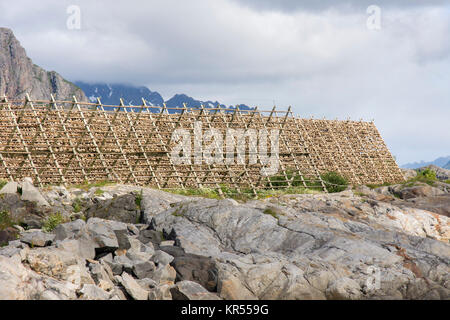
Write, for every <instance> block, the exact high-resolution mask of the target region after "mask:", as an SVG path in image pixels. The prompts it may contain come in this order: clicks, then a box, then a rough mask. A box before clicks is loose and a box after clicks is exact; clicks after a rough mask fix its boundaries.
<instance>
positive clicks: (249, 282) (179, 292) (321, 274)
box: [0, 181, 450, 300]
mask: <svg viewBox="0 0 450 320" xmlns="http://www.w3.org/2000/svg"><path fill="white" fill-rule="evenodd" d="M17 187H18V185H17V183H13V182H10V183H8V184H7V185H6V186H5V187H4V188H3V189H2V190H1V191H0V193H1V194H2V197H0V212H8V213H9V217H6V216H5V214H3V215H4V217H3V221H6V220H7V219H6V218H8V219H10V220H11V221H17V223H18V222H19V221H20V223H21V226H26V227H28V228H30V229H29V230H23V229H22V227H21V226H13V227H10V228H8V229H7V230H6V231H3V232H1V231H0V240H1V239H2V237H3V238H4V240H3V243H4V244H6V246H4V247H3V248H0V300H1V299H89V300H92V299H100V300H107V299H115V300H118V299H120V300H124V299H136V300H147V299H150V300H153V299H162V300H167V299H191V300H198V299H231V300H232V299H449V298H450V268H449V265H450V245H449V239H450V224H449V222H450V219H449V218H448V217H446V216H445V215H440V214H437V213H436V212H434V211H433V210H435V209H439V206H437V207H432V206H430V207H429V209H427V210H422V209H419V208H417V207H416V204H415V203H414V202H412V201H410V200H414V199H416V200H418V199H427V198H433V197H434V198H435V197H441V198H442V199H441V202H440V203H441V204H443V203H446V204H447V205H445V206H447V207H448V203H449V202H448V201H449V200H450V198H449V197H448V196H449V195H450V194H449V191H450V190H449V189H448V188H447V186H444V185H442V186H441V187H440V188H435V187H430V186H420V185H419V186H416V187H414V189H411V188H409V187H407V188H403V189H400V188H399V187H392V188H391V189H386V187H382V188H379V189H375V190H371V189H369V188H367V187H361V188H359V189H358V190H354V191H352V190H347V191H344V192H341V193H337V194H314V195H310V194H303V195H282V196H276V197H272V198H268V199H263V200H252V201H248V202H237V201H235V200H233V199H223V200H216V199H203V198H197V197H186V196H180V195H175V194H171V193H165V192H162V191H158V190H153V189H149V188H141V187H135V186H124V185H112V186H105V187H101V188H99V187H92V188H89V186H87V187H86V188H84V189H75V188H71V189H66V188H64V187H50V188H48V189H45V190H38V189H36V188H34V187H33V185H32V184H31V182H30V181H24V182H22V184H21V190H22V193H17ZM392 192H393V193H392ZM393 194H394V195H396V196H393ZM419 207H420V206H419ZM57 213H62V217H61V218H64V217H65V218H67V219H68V220H73V221H72V222H68V223H63V224H59V225H58V226H56V225H57V223H55V220H58V219H55V214H57ZM80 218H82V219H80ZM0 222H1V221H0ZM9 224H10V225H14V223H9ZM52 225H53V227H55V226H56V228H54V229H53V228H50V227H52ZM0 226H1V224H0ZM42 227H43V228H42ZM41 228H42V229H41ZM51 229H53V230H51ZM2 234H3V236H2ZM8 238H9V239H8Z"/></svg>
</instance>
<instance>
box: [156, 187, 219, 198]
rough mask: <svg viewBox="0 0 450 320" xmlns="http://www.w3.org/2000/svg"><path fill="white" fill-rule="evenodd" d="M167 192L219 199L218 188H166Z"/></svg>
mask: <svg viewBox="0 0 450 320" xmlns="http://www.w3.org/2000/svg"><path fill="white" fill-rule="evenodd" d="M165 191H167V192H171V193H175V194H179V195H182V196H198V197H203V198H209V199H220V193H219V191H218V190H215V189H210V188H198V189H167V190H165Z"/></svg>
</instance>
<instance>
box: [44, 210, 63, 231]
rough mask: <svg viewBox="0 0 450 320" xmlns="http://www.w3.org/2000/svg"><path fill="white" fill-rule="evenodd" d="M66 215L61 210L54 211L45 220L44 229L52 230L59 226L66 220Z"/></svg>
mask: <svg viewBox="0 0 450 320" xmlns="http://www.w3.org/2000/svg"><path fill="white" fill-rule="evenodd" d="M64 220H65V219H64V217H63V215H62V214H61V213H60V212H57V213H54V214H52V215H50V216H48V218H47V219H46V220H45V222H44V225H43V226H42V230H44V231H45V232H52V231H53V230H54V229H55V228H56V227H57V226H59V225H60V224H61V223H63V222H64Z"/></svg>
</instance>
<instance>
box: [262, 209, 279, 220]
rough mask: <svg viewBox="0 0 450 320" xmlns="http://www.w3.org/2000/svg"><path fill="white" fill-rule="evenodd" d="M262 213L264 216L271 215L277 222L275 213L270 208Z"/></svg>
mask: <svg viewBox="0 0 450 320" xmlns="http://www.w3.org/2000/svg"><path fill="white" fill-rule="evenodd" d="M263 213H264V214H268V215H271V216H272V217H274V218H275V219H277V220H278V216H277V214H276V213H275V211H273V210H272V209H270V208H267V209H265V210H264V211H263Z"/></svg>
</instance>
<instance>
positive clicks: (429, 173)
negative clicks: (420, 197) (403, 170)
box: [404, 168, 438, 187]
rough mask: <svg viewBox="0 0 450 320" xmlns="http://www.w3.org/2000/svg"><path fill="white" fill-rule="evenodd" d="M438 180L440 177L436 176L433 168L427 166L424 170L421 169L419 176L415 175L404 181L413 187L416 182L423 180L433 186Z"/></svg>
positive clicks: (406, 184) (407, 185)
mask: <svg viewBox="0 0 450 320" xmlns="http://www.w3.org/2000/svg"><path fill="white" fill-rule="evenodd" d="M437 181H438V178H437V177H436V172H434V171H433V170H431V169H429V168H426V169H424V170H422V171H419V172H418V173H417V176H415V177H414V178H412V179H409V180H408V181H406V182H405V183H404V185H405V186H406V187H412V186H413V185H414V184H415V183H416V182H422V183H426V184H428V185H430V186H433V185H434V183H435V182H437Z"/></svg>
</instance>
